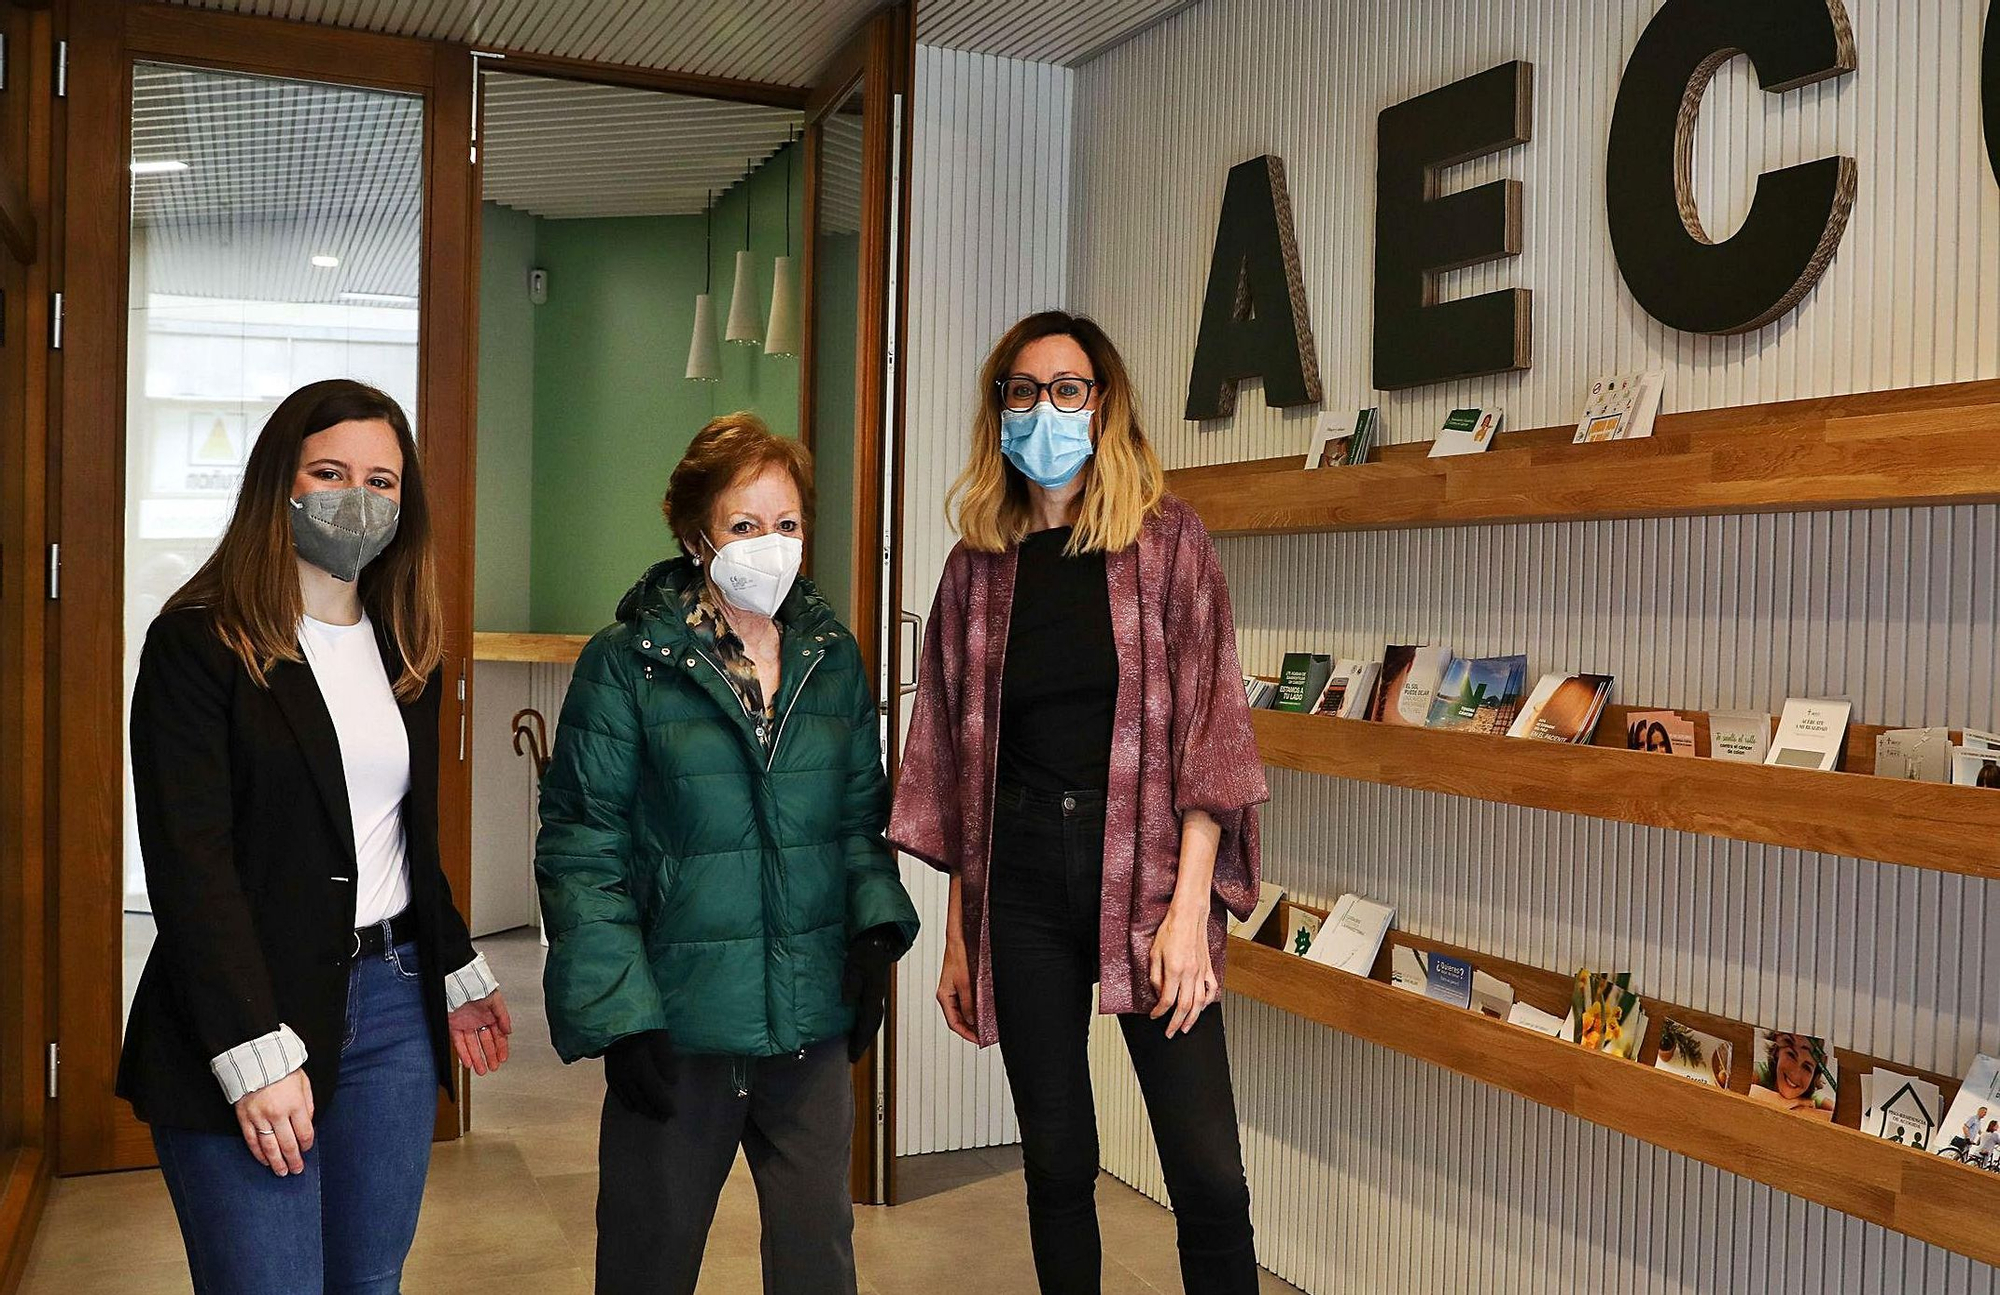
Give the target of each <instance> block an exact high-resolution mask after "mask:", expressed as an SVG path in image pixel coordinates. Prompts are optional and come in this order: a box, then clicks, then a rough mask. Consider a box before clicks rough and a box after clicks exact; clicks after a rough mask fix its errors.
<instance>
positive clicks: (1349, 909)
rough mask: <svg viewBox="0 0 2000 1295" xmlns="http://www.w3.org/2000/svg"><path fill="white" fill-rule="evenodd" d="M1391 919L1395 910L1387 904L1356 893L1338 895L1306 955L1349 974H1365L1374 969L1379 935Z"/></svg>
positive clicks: (1378, 946)
mask: <svg viewBox="0 0 2000 1295" xmlns="http://www.w3.org/2000/svg"><path fill="white" fill-rule="evenodd" d="M1395 920H1396V910H1395V909H1393V908H1391V907H1390V906H1389V905H1387V904H1378V903H1376V902H1375V901H1374V900H1372V899H1364V898H1363V897H1362V896H1360V895H1353V894H1348V895H1342V896H1341V897H1340V899H1339V901H1338V902H1337V903H1335V904H1334V906H1333V911H1331V912H1329V913H1328V914H1327V915H1326V921H1325V923H1324V924H1322V925H1321V926H1320V929H1319V935H1318V937H1317V938H1316V939H1314V940H1313V942H1312V947H1311V949H1309V950H1308V951H1307V952H1306V958H1307V960H1308V961H1311V962H1317V963H1321V964H1324V965H1325V966H1329V967H1332V968H1333V969H1334V970H1335V971H1344V972H1346V973H1347V974H1349V975H1350V976H1362V977H1366V976H1368V975H1369V974H1370V973H1371V972H1373V971H1374V969H1375V958H1376V955H1377V954H1379V953H1380V952H1381V950H1382V940H1383V937H1384V936H1386V935H1388V933H1389V927H1390V924H1391V923H1393V922H1394V921H1395Z"/></svg>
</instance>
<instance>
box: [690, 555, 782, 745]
mask: <svg viewBox="0 0 2000 1295" xmlns="http://www.w3.org/2000/svg"><path fill="white" fill-rule="evenodd" d="M680 598H681V610H682V612H683V613H684V614H685V615H686V618H687V625H688V628H689V629H691V630H693V631H694V634H695V637H696V638H697V639H700V640H701V642H702V645H703V646H705V647H707V648H708V649H710V651H712V652H713V653H714V655H715V660H716V663H717V664H718V665H720V666H721V667H722V676H723V678H725V679H727V680H728V681H729V687H730V689H731V690H732V691H734V692H735V694H736V699H737V700H738V701H740V702H742V703H743V713H744V714H746V715H748V716H750V717H751V718H752V719H761V720H762V721H763V722H762V724H761V725H760V726H759V727H760V732H761V734H762V736H763V739H764V747H765V749H766V750H769V749H770V746H771V743H772V741H773V740H774V739H775V738H776V737H777V731H776V730H777V726H776V725H775V724H773V723H772V722H771V721H772V719H773V718H774V716H773V714H772V710H773V708H772V706H771V705H770V704H769V703H767V702H766V701H765V699H764V684H763V681H762V680H760V679H758V678H757V666H756V663H755V662H753V661H751V659H750V653H749V652H748V651H747V650H746V649H745V648H744V646H743V640H742V639H740V638H738V637H737V636H736V631H735V630H733V629H731V628H729V620H728V618H727V617H725V616H724V615H723V614H722V609H721V608H720V607H718V606H716V604H715V600H714V598H713V597H712V596H711V593H710V589H709V584H708V580H707V579H706V578H704V577H697V578H696V579H694V580H691V581H689V582H688V585H687V587H686V588H685V589H683V590H681V594H680Z"/></svg>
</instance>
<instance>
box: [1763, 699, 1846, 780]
mask: <svg viewBox="0 0 2000 1295" xmlns="http://www.w3.org/2000/svg"><path fill="white" fill-rule="evenodd" d="M1853 709H1854V708H1853V705H1852V704H1851V703H1849V702H1845V701H1838V700H1831V699H1829V700H1815V699H1812V698H1807V697H1790V698H1787V699H1786V700H1785V711H1784V714H1783V715H1781V716H1779V718H1778V735H1777V736H1776V737H1774V738H1772V739H1771V754H1769V755H1768V756H1766V757H1764V763H1765V764H1768V765H1785V766H1788V767H1790V768H1794V769H1823V770H1827V771H1829V772H1831V771H1832V770H1834V769H1837V768H1839V767H1840V752H1841V750H1842V748H1843V747H1844V745H1845V744H1846V742H1847V717H1848V715H1849V714H1850V713H1851V712H1852V711H1853Z"/></svg>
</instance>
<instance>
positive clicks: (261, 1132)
mask: <svg viewBox="0 0 2000 1295" xmlns="http://www.w3.org/2000/svg"><path fill="white" fill-rule="evenodd" d="M257 1136H258V1137H260V1138H275V1137H277V1136H278V1135H277V1133H276V1132H275V1131H273V1130H271V1129H258V1130H257Z"/></svg>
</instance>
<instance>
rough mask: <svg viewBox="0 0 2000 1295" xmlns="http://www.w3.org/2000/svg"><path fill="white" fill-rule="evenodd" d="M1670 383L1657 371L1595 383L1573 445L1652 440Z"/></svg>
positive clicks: (1627, 375)
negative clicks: (1657, 417)
mask: <svg viewBox="0 0 2000 1295" xmlns="http://www.w3.org/2000/svg"><path fill="white" fill-rule="evenodd" d="M1666 382H1667V375H1666V371H1665V370H1663V369H1653V370H1651V371H1650V372H1647V373H1627V374H1621V375H1619V376H1617V377H1610V378H1599V379H1598V380H1597V381H1595V382H1593V383H1591V384H1590V395H1589V397H1588V398H1587V399H1586V400H1585V402H1584V406H1583V416H1582V417H1581V418H1579V419H1577V422H1576V435H1575V436H1574V437H1572V438H1571V444H1574V445H1585V444H1589V443H1590V442H1593V441H1635V440H1640V439H1643V438H1644V437H1648V436H1651V435H1652V434H1653V420H1654V418H1655V417H1656V416H1657V415H1658V414H1659V412H1660V395H1661V393H1662V392H1663V391H1665V389H1666Z"/></svg>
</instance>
